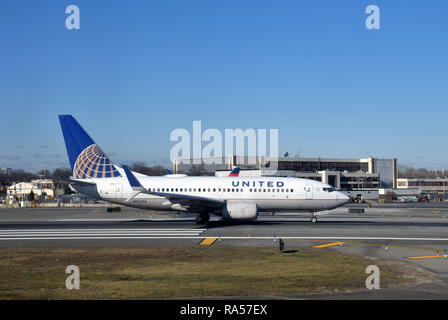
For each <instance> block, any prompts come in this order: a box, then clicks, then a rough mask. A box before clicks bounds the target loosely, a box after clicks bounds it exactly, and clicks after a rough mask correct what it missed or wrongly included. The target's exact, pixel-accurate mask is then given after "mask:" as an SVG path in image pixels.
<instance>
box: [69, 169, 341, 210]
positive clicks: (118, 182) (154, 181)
mask: <svg viewBox="0 0 448 320" xmlns="http://www.w3.org/2000/svg"><path fill="white" fill-rule="evenodd" d="M119 170H120V169H119ZM120 171H121V170H120ZM134 175H135V177H136V178H137V179H138V180H139V182H140V183H141V185H142V186H143V187H144V188H145V189H146V190H148V191H151V192H160V193H165V194H174V195H185V196H193V197H200V198H208V199H216V200H221V201H223V202H227V201H229V200H232V201H249V202H253V203H255V204H256V205H257V208H258V211H269V212H271V211H272V212H274V211H275V212H277V211H307V212H318V211H324V210H329V209H333V208H336V207H338V206H341V205H343V204H345V203H346V202H347V201H348V199H349V198H348V197H347V196H346V195H344V194H343V193H341V192H338V191H335V190H334V188H332V187H331V186H329V185H327V184H324V183H322V182H319V181H314V180H308V179H300V178H282V177H188V176H176V175H172V176H170V175H168V176H163V177H150V176H146V175H142V174H139V173H136V172H134ZM84 181H87V182H93V183H95V184H96V186H79V185H75V186H74V187H75V189H76V190H77V191H78V192H80V193H83V194H87V195H89V196H92V197H95V198H97V199H103V200H106V201H109V202H112V203H117V204H122V205H125V206H130V207H137V208H143V209H152V210H168V211H173V210H175V211H192V208H189V207H188V205H186V206H181V207H179V204H178V203H173V202H171V201H170V200H169V199H168V198H166V197H164V196H159V195H152V194H146V193H140V194H138V195H137V196H135V197H133V195H135V191H134V190H133V189H132V188H131V186H130V185H129V183H128V181H127V179H126V178H125V177H124V174H122V177H117V178H107V179H85V180H84ZM132 197H133V198H132ZM196 209H197V208H196ZM217 214H219V212H218V213H217Z"/></svg>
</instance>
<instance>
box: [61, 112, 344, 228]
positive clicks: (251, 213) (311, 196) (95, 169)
mask: <svg viewBox="0 0 448 320" xmlns="http://www.w3.org/2000/svg"><path fill="white" fill-rule="evenodd" d="M59 121H60V124H61V129H62V133H63V135H64V140H65V145H66V148H67V154H68V158H69V161H70V166H71V168H72V171H73V176H72V177H70V179H69V182H70V183H71V184H70V185H71V187H72V188H73V189H75V190H76V191H78V192H79V193H82V194H85V195H87V196H89V197H93V198H96V199H101V200H105V201H108V202H111V203H116V204H120V205H124V206H129V207H135V208H142V209H151V210H164V211H178V212H193V213H198V216H197V218H196V222H197V223H199V224H205V223H207V221H208V220H209V218H210V214H215V215H218V216H221V217H222V218H223V219H225V220H230V221H248V220H256V219H257V217H258V214H259V212H281V211H289V212H291V211H294V212H309V213H310V214H311V221H312V222H316V221H317V218H316V213H318V212H321V211H326V210H330V209H334V208H336V207H339V206H341V205H343V204H345V203H347V202H348V200H349V198H348V197H347V196H346V195H345V194H343V193H341V192H338V191H336V190H335V189H334V188H333V187H332V186H330V185H328V184H325V183H322V182H319V181H314V180H308V179H299V178H281V177H241V176H238V173H237V171H234V173H233V174H231V175H229V176H226V177H191V176H186V175H182V174H168V175H166V176H162V177H153V176H146V175H143V174H140V173H137V172H133V171H131V170H129V168H128V167H127V166H125V165H118V164H116V163H113V162H112V161H110V159H109V158H108V157H107V156H106V154H105V153H104V152H103V151H102V150H101V148H100V147H99V146H98V145H97V144H96V143H95V142H94V141H93V140H92V138H90V136H89V135H88V134H87V133H86V132H85V131H84V129H83V128H82V127H81V126H80V125H79V123H78V122H77V121H76V120H75V118H73V117H72V116H71V115H60V116H59Z"/></svg>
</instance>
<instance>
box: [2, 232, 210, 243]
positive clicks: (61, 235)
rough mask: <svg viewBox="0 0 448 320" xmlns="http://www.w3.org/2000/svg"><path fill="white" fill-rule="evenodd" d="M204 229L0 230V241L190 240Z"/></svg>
mask: <svg viewBox="0 0 448 320" xmlns="http://www.w3.org/2000/svg"><path fill="white" fill-rule="evenodd" d="M204 231H206V229H20V230H0V240H78V239H154V238H160V239H165V238H176V239H183V238H190V237H192V236H199V235H200V234H201V233H203V232H204Z"/></svg>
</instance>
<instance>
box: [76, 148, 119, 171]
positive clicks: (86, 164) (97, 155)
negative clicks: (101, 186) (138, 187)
mask: <svg viewBox="0 0 448 320" xmlns="http://www.w3.org/2000/svg"><path fill="white" fill-rule="evenodd" d="M113 177H121V175H120V173H119V172H118V171H117V169H116V168H115V166H114V165H113V164H112V162H111V161H110V160H109V158H108V157H107V156H106V155H105V154H104V152H103V151H102V150H101V149H100V147H98V146H97V145H96V144H92V145H90V146H88V147H87V148H85V149H84V150H83V151H82V152H81V153H80V154H79V156H78V158H77V159H76V162H75V165H74V167H73V178H74V179H87V178H113Z"/></svg>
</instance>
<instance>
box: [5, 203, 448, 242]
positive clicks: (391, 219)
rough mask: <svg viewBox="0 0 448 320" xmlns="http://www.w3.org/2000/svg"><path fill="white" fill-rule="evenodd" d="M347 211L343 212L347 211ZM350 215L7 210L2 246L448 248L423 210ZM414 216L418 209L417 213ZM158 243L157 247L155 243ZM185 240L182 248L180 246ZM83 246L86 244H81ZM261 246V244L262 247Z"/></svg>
mask: <svg viewBox="0 0 448 320" xmlns="http://www.w3.org/2000/svg"><path fill="white" fill-rule="evenodd" d="M343 209H344V208H343ZM382 211H383V213H382V214H381V215H379V214H377V215H376V216H374V215H372V214H371V213H370V214H355V215H353V214H352V215H348V214H347V209H346V208H345V212H344V210H341V209H337V210H335V211H333V212H332V213H331V214H329V215H325V216H319V222H318V223H310V221H309V216H308V215H306V214H302V215H298V214H295V215H292V214H284V215H272V214H262V215H260V217H259V218H258V220H257V221H254V222H250V223H242V224H231V223H226V222H224V221H221V219H220V218H219V217H213V218H212V219H211V221H210V222H209V223H208V224H207V225H205V226H199V225H197V224H196V223H195V220H194V219H195V215H188V214H181V215H179V214H176V213H170V212H168V213H163V212H145V211H141V210H136V209H129V208H125V209H123V210H122V211H121V212H118V213H107V212H106V210H105V209H104V208H102V209H99V208H79V209H63V208H59V209H58V208H54V209H2V210H0V246H10V245H12V246H17V245H22V246H33V245H38V246H42V245H51V246H55V245H57V246H65V245H73V244H71V243H70V242H73V241H77V243H76V244H77V245H83V246H97V245H107V240H110V241H114V242H116V241H119V242H120V243H121V244H123V245H136V244H138V245H164V244H167V245H171V244H176V245H177V244H179V243H181V244H182V245H194V244H195V243H196V242H197V241H199V240H201V239H203V238H208V237H214V238H217V239H219V240H251V241H250V243H251V245H262V242H264V241H274V240H275V239H278V238H282V239H284V240H365V241H389V242H395V243H397V242H399V243H404V242H406V243H408V244H409V243H434V244H437V245H438V246H440V247H444V246H448V231H447V230H448V229H447V227H448V219H447V218H444V217H443V216H440V215H433V214H430V213H429V212H430V210H428V209H419V211H417V212H414V213H413V215H412V216H409V214H408V216H405V217H403V212H408V211H409V209H399V210H397V209H389V214H388V215H387V214H386V215H384V211H387V210H385V209H383V210H382ZM414 211H415V209H414ZM156 240H157V241H156ZM179 240H180V242H179ZM79 241H81V242H79ZM257 241H258V242H257Z"/></svg>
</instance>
